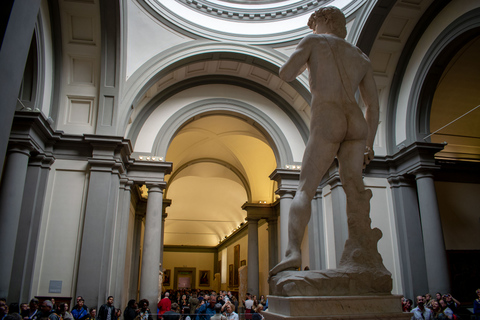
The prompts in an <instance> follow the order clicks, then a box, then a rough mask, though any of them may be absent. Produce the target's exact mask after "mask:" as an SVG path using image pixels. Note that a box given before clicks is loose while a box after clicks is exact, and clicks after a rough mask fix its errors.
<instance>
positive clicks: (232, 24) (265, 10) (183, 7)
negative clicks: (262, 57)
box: [145, 0, 365, 44]
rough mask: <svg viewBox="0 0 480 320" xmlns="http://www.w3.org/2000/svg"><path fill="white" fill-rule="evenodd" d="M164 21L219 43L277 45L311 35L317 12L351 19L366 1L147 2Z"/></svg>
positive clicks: (234, 0)
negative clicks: (335, 11) (333, 10)
mask: <svg viewBox="0 0 480 320" xmlns="http://www.w3.org/2000/svg"><path fill="white" fill-rule="evenodd" d="M145 2H146V3H147V5H149V6H150V7H151V8H152V9H153V10H155V11H156V12H157V13H158V14H159V15H160V16H161V17H162V19H165V20H167V21H168V22H169V23H170V24H172V25H176V26H178V27H181V28H182V29H184V30H188V31H189V32H191V33H193V34H196V35H197V36H201V37H207V38H210V39H217V40H242V41H246V42H249V43H264V44H269V43H275V42H278V41H290V40H293V39H298V38H299V37H300V36H303V35H304V34H305V33H306V32H308V28H307V26H306V22H307V21H308V17H309V16H310V15H311V14H312V12H313V11H315V10H317V9H319V8H321V7H324V6H327V5H333V6H336V7H338V8H340V9H342V11H343V12H344V13H345V15H346V16H348V15H349V14H350V13H352V12H354V11H355V10H356V9H357V8H358V6H359V5H361V4H362V3H364V2H365V0H360V1H351V0H348V1H347V0H283V1H281V0H280V1H275V0H244V1H242V0H171V1H168V2H166V1H161V0H145Z"/></svg>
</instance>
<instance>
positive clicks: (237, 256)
mask: <svg viewBox="0 0 480 320" xmlns="http://www.w3.org/2000/svg"><path fill="white" fill-rule="evenodd" d="M238 268H240V245H239V244H237V245H236V246H235V247H234V248H233V270H234V274H233V285H234V286H238Z"/></svg>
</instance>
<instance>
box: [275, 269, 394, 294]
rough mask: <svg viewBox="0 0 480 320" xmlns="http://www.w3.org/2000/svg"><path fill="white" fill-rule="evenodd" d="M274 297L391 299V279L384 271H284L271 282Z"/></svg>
mask: <svg viewBox="0 0 480 320" xmlns="http://www.w3.org/2000/svg"><path fill="white" fill-rule="evenodd" d="M269 285H270V293H271V294H272V295H274V296H289V297H292V296H302V297H304V296H352V295H353V296H361V295H389V294H390V293H391V292H392V276H391V274H390V272H388V271H386V269H384V268H376V269H368V268H363V269H362V268H356V269H355V268H345V269H327V270H309V271H282V272H280V273H278V274H276V275H274V276H272V277H270V279H269Z"/></svg>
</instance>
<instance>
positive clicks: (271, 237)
mask: <svg viewBox="0 0 480 320" xmlns="http://www.w3.org/2000/svg"><path fill="white" fill-rule="evenodd" d="M267 221H268V269H269V270H271V269H272V268H273V267H275V266H276V265H277V263H278V232H277V224H278V218H277V217H275V218H269V219H267Z"/></svg>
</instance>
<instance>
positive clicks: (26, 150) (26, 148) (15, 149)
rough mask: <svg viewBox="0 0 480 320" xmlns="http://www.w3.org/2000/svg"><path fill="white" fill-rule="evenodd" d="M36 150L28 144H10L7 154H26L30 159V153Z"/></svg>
mask: <svg viewBox="0 0 480 320" xmlns="http://www.w3.org/2000/svg"><path fill="white" fill-rule="evenodd" d="M33 150H35V148H33V146H32V145H30V144H28V143H16V142H15V143H9V145H8V149H7V154H10V153H21V154H24V155H26V156H28V157H30V152H32V151H33Z"/></svg>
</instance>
